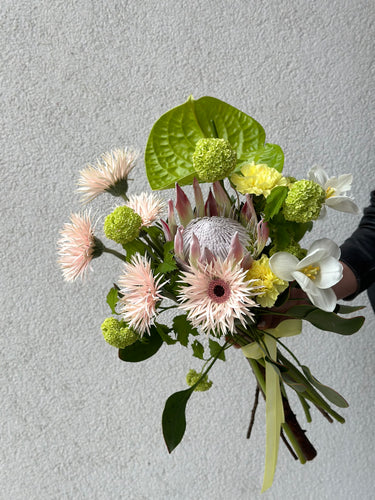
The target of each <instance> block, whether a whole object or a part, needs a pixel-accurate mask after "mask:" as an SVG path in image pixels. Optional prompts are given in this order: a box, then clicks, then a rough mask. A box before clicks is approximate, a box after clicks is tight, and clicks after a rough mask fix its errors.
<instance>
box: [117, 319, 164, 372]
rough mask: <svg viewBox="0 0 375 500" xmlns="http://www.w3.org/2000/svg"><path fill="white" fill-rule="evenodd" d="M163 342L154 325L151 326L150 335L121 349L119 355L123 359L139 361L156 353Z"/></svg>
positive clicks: (133, 361)
mask: <svg viewBox="0 0 375 500" xmlns="http://www.w3.org/2000/svg"><path fill="white" fill-rule="evenodd" d="M162 344H163V340H162V338H161V337H160V335H159V333H158V331H157V329H156V327H155V326H152V327H151V328H150V335H145V336H144V337H143V338H142V339H140V340H137V342H135V343H134V344H132V345H130V346H128V347H126V348H125V349H119V353H118V355H119V358H120V359H121V360H122V361H128V362H130V363H138V362H140V361H144V360H146V359H148V358H150V357H151V356H153V355H154V354H156V353H157V352H158V350H159V349H160V347H161V346H162Z"/></svg>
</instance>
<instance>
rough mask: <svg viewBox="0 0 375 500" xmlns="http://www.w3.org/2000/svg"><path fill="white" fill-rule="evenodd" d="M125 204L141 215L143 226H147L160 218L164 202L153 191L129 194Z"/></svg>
mask: <svg viewBox="0 0 375 500" xmlns="http://www.w3.org/2000/svg"><path fill="white" fill-rule="evenodd" d="M126 205H127V206H128V207H130V208H131V209H133V210H134V212H136V213H137V214H138V215H139V216H140V217H141V219H142V226H143V227H149V226H151V225H152V224H153V223H154V222H155V221H156V220H158V219H159V218H160V216H161V214H162V213H163V210H164V207H165V202H164V200H161V199H160V198H158V197H157V196H155V195H154V194H153V193H141V194H138V195H132V196H129V201H127V202H126Z"/></svg>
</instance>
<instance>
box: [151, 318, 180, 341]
mask: <svg viewBox="0 0 375 500" xmlns="http://www.w3.org/2000/svg"><path fill="white" fill-rule="evenodd" d="M155 328H156V329H157V331H158V334H159V335H160V337H161V339H162V340H163V342H165V343H166V344H168V345H172V344H175V343H176V342H177V339H174V338H172V337H171V336H170V335H169V332H170V331H171V329H170V328H168V326H167V325H162V324H160V323H155Z"/></svg>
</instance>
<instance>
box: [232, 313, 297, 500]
mask: <svg viewBox="0 0 375 500" xmlns="http://www.w3.org/2000/svg"><path fill="white" fill-rule="evenodd" d="M301 331H302V320H299V319H287V320H285V321H282V322H281V323H280V324H279V325H278V326H277V327H276V328H272V329H269V330H266V332H267V333H269V334H270V335H264V336H263V342H264V345H265V347H266V350H267V351H268V357H269V358H270V359H272V360H273V361H277V343H276V339H277V338H280V337H292V336H294V335H298V334H300V333H301ZM241 349H242V352H243V353H244V355H245V356H246V357H247V358H251V359H260V358H263V357H264V356H265V352H264V351H263V350H262V348H261V347H260V345H259V344H258V343H257V342H252V343H251V344H248V345H246V346H244V347H242V348H241ZM265 367H266V380H265V382H266V390H265V392H266V394H265V396H266V459H265V468H264V477H263V486H262V493H263V492H264V491H266V490H267V489H268V488H269V487H270V486H271V485H272V482H273V478H274V475H275V471H276V464H277V455H278V452H279V441H280V432H281V424H282V423H283V422H284V408H283V402H282V398H281V390H280V381H279V375H278V373H277V372H276V370H275V368H274V367H273V365H272V363H270V362H268V361H266V362H265Z"/></svg>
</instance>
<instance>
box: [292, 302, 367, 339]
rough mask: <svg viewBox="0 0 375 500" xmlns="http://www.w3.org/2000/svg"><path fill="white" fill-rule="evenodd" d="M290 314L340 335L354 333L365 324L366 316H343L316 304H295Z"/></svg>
mask: <svg viewBox="0 0 375 500" xmlns="http://www.w3.org/2000/svg"><path fill="white" fill-rule="evenodd" d="M288 316H291V317H293V318H301V319H304V320H305V321H308V322H309V323H311V324H312V325H314V326H316V327H317V328H319V329H320V330H324V331H329V332H335V333H339V334H340V335H353V333H356V332H358V330H359V329H360V328H361V326H362V325H363V322H364V320H365V318H364V317H363V316H356V317H354V318H342V317H341V316H338V315H337V314H335V313H332V312H326V311H322V310H321V309H318V308H317V307H315V306H309V305H306V306H294V307H291V308H290V309H289V310H288Z"/></svg>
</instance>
